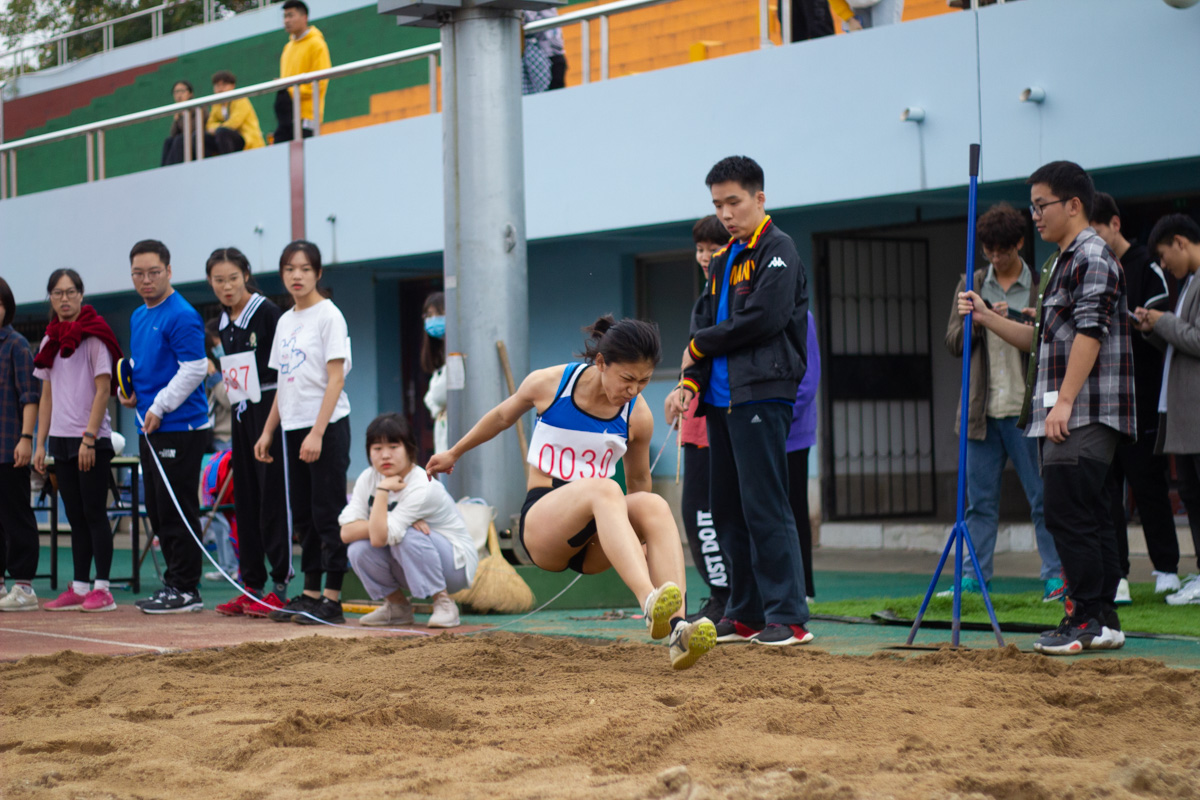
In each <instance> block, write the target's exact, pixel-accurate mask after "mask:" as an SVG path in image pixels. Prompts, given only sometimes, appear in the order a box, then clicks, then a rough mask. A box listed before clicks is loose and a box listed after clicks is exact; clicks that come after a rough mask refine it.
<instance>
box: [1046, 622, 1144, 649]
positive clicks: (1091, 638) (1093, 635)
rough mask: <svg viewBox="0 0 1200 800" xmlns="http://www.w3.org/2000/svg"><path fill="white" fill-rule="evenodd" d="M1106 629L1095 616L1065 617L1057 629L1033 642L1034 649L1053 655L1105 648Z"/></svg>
mask: <svg viewBox="0 0 1200 800" xmlns="http://www.w3.org/2000/svg"><path fill="white" fill-rule="evenodd" d="M1105 630H1107V629H1106V628H1105V627H1104V626H1102V625H1101V624H1100V623H1099V622H1097V621H1096V619H1095V618H1094V617H1088V618H1087V619H1084V620H1081V619H1079V618H1078V617H1065V618H1064V619H1063V621H1062V622H1061V623H1060V624H1059V626H1058V628H1057V629H1056V630H1054V631H1047V632H1046V633H1044V634H1042V635H1041V636H1039V637H1038V638H1037V641H1035V642H1034V643H1033V649H1034V650H1036V651H1038V652H1039V653H1045V654H1046V655H1051V656H1073V655H1076V654H1077V653H1082V652H1083V651H1084V650H1088V649H1096V650H1102V649H1105V647H1104V644H1105V642H1104V639H1103V637H1104V632H1105ZM1097 639H1100V642H1099V643H1098V644H1097V645H1096V646H1095V647H1094V648H1093V646H1092V645H1093V642H1095V641H1096V640H1097ZM1123 643H1124V640H1122V644H1123Z"/></svg>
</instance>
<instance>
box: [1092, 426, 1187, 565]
mask: <svg viewBox="0 0 1200 800" xmlns="http://www.w3.org/2000/svg"><path fill="white" fill-rule="evenodd" d="M1156 433H1157V432H1156V431H1144V432H1142V433H1140V434H1138V439H1137V441H1136V442H1122V443H1121V444H1119V445H1117V452H1116V453H1115V454H1114V455H1113V462H1112V465H1111V466H1110V467H1109V468H1108V479H1107V483H1108V494H1109V500H1110V501H1111V504H1112V505H1111V509H1112V521H1113V528H1114V529H1115V530H1116V532H1117V559H1118V561H1119V562H1120V565H1121V576H1122V577H1125V578H1128V577H1129V516H1128V514H1127V513H1126V511H1125V482H1126V481H1128V482H1129V488H1130V489H1132V490H1133V499H1134V501H1135V502H1136V503H1137V509H1138V516H1139V517H1141V520H1142V529H1143V530H1144V531H1145V534H1146V550H1147V551H1148V552H1149V554H1150V563H1151V564H1153V565H1154V568H1155V569H1156V570H1158V571H1159V572H1169V573H1175V572H1178V570H1179V539H1178V538H1177V535H1176V531H1175V514H1174V512H1173V511H1172V510H1171V499H1170V497H1168V494H1169V492H1170V490H1171V489H1170V486H1169V484H1168V483H1167V457H1166V456H1156V455H1155V454H1154V440H1155V438H1156Z"/></svg>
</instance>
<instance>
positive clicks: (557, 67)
mask: <svg viewBox="0 0 1200 800" xmlns="http://www.w3.org/2000/svg"><path fill="white" fill-rule="evenodd" d="M566 85H567V57H566V56H561V55H560V56H550V85H549V86H547V87H546V91H550V90H551V89H563V88H566Z"/></svg>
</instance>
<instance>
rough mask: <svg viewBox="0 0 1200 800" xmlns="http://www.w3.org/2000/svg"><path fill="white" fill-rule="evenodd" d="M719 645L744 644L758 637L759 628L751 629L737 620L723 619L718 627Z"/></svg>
mask: <svg viewBox="0 0 1200 800" xmlns="http://www.w3.org/2000/svg"><path fill="white" fill-rule="evenodd" d="M716 628H717V644H743V643H745V642H748V641H750V640H751V639H753V638H754V637H755V636H756V635H758V633H759V631H760V629H759V628H751V627H750V626H749V625H744V624H742V623H740V622H738V621H737V620H735V619H729V617H723V618H722V619H721V621H720V622H718V623H717V625H716Z"/></svg>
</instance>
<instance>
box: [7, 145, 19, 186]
mask: <svg viewBox="0 0 1200 800" xmlns="http://www.w3.org/2000/svg"><path fill="white" fill-rule="evenodd" d="M8 196H9V197H16V196H17V151H16V150H9V151H8Z"/></svg>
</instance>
